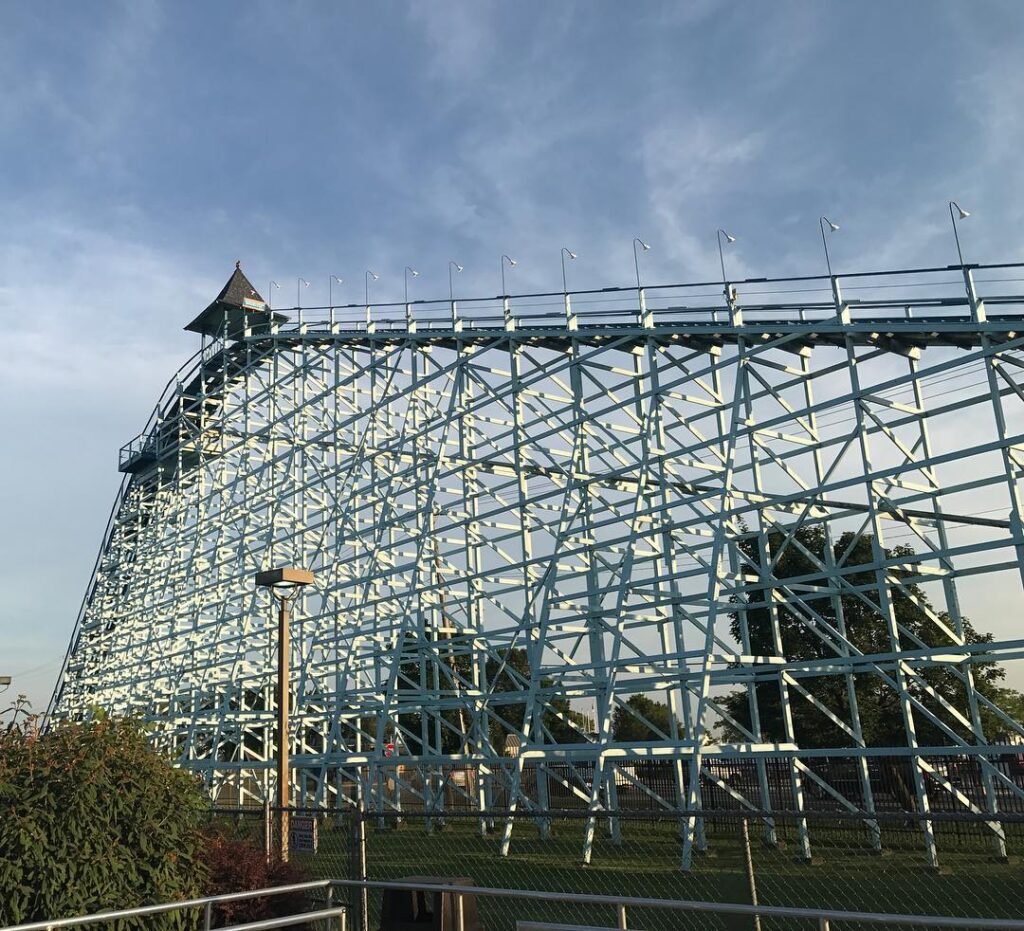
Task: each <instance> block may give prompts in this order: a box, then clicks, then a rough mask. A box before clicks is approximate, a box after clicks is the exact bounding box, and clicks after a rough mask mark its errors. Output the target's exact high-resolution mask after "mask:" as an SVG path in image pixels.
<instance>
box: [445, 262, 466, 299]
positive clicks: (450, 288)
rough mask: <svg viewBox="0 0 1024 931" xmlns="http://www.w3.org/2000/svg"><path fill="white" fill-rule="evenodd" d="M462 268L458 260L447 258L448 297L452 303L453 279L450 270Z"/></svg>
mask: <svg viewBox="0 0 1024 931" xmlns="http://www.w3.org/2000/svg"><path fill="white" fill-rule="evenodd" d="M462 270H463V269H462V266H461V265H460V264H459V263H458V262H456V261H454V260H451V259H449V261H448V299H449V300H450V301H451V302H452V303H453V304H454V303H455V279H454V278H453V277H452V272H453V271H456V272H461V271H462Z"/></svg>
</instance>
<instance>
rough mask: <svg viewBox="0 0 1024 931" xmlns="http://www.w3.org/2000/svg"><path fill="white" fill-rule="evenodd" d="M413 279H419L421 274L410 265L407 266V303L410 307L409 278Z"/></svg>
mask: <svg viewBox="0 0 1024 931" xmlns="http://www.w3.org/2000/svg"><path fill="white" fill-rule="evenodd" d="M410 275H412V276H413V278H419V276H420V273H419V272H418V271H416V269H415V268H410V267H409V266H408V265H406V266H405V303H406V306H408V305H409V276H410Z"/></svg>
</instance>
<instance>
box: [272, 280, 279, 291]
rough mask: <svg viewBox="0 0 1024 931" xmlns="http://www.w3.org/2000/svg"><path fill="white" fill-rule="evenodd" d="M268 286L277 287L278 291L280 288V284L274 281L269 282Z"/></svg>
mask: <svg viewBox="0 0 1024 931" xmlns="http://www.w3.org/2000/svg"><path fill="white" fill-rule="evenodd" d="M270 287H272V288H277V289H278V290H279V291H280V290H281V286H280V285H279V284H278V283H277V282H276V281H272V282H270Z"/></svg>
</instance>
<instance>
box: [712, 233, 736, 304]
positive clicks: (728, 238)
mask: <svg viewBox="0 0 1024 931" xmlns="http://www.w3.org/2000/svg"><path fill="white" fill-rule="evenodd" d="M715 235H716V236H717V237H718V263H719V265H721V266H722V285H723V287H724V285H725V253H724V252H723V251H722V237H723V236H724V237H725V241H726V242H736V237H735V236H730V235H729V234H728V233H727V232H726V231H725V230H723V229H720V230H718V231H717V233H716V234H715ZM726 297H728V295H726Z"/></svg>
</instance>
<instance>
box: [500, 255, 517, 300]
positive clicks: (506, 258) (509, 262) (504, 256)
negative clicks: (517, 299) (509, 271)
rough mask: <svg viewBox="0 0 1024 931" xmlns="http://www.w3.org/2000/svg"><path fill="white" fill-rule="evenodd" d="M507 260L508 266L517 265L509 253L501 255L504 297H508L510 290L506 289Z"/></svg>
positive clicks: (502, 293)
mask: <svg viewBox="0 0 1024 931" xmlns="http://www.w3.org/2000/svg"><path fill="white" fill-rule="evenodd" d="M506 262H508V267H509V268H515V267H516V260H515V259H513V258H509V257H508V256H507V255H503V256H502V257H501V296H502V297H507V296H508V292H507V291H506V290H505V263H506Z"/></svg>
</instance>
